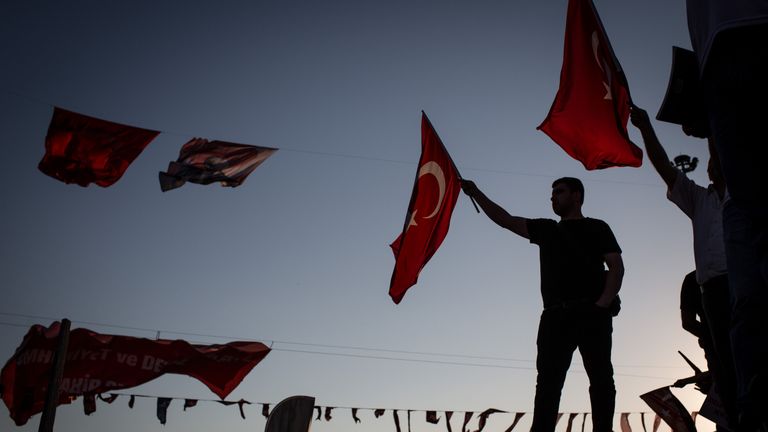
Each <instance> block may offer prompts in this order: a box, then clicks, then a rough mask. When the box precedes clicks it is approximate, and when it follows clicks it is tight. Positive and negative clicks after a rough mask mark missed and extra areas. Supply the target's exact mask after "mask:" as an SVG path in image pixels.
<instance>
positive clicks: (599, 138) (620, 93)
mask: <svg viewBox="0 0 768 432" xmlns="http://www.w3.org/2000/svg"><path fill="white" fill-rule="evenodd" d="M630 102H631V98H630V94H629V86H628V84H627V79H626V77H625V76H624V71H623V70H622V69H621V65H619V61H618V60H617V59H616V56H615V55H614V53H613V48H611V44H610V42H609V40H608V36H607V35H606V33H605V29H604V28H603V25H602V23H601V21H600V17H599V16H598V15H597V10H595V6H594V4H593V3H592V0H569V2H568V14H567V19H566V24H565V48H564V52H563V66H562V69H561V71H560V88H559V89H558V91H557V96H555V101H554V102H553V103H552V107H551V108H550V110H549V114H548V115H547V118H545V119H544V121H543V122H542V123H541V125H539V127H538V129H540V130H541V131H542V132H544V133H545V134H547V135H549V137H550V138H552V140H553V141H555V142H556V143H557V144H558V145H559V146H560V147H562V148H563V150H565V151H566V152H567V153H568V154H569V155H570V156H571V157H573V158H574V159H576V160H578V161H580V162H581V163H582V164H584V167H586V168H587V169H588V170H594V169H601V168H608V167H613V166H633V167H638V166H640V165H641V164H642V160H643V152H642V150H640V148H639V147H637V146H636V145H635V144H633V143H632V142H631V141H630V140H629V135H628V134H627V121H628V120H629V104H630Z"/></svg>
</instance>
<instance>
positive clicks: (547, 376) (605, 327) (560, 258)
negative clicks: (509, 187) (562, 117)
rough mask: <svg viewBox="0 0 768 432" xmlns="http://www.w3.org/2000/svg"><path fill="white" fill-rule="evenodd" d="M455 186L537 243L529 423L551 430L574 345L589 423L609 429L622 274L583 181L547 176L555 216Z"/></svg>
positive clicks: (536, 430) (469, 185)
mask: <svg viewBox="0 0 768 432" xmlns="http://www.w3.org/2000/svg"><path fill="white" fill-rule="evenodd" d="M461 187H462V189H463V190H464V193H466V194H467V195H469V196H470V197H472V198H474V199H475V200H476V201H477V203H478V204H480V207H481V208H482V209H483V211H484V212H485V214H486V215H488V217H489V218H490V219H491V220H492V221H494V222H496V224H497V225H499V226H501V227H503V228H507V229H508V230H510V231H512V232H514V233H515V234H517V235H519V236H521V237H524V238H527V239H529V240H530V242H531V243H533V244H536V245H538V246H539V260H540V267H541V296H542V298H543V300H544V311H543V312H542V314H541V319H540V320H539V333H538V337H537V339H536V345H537V348H538V355H537V357H536V370H537V372H538V375H537V377H536V397H535V400H534V411H533V425H532V426H531V431H532V432H552V431H554V430H555V424H556V422H557V412H558V408H559V405H560V393H561V391H562V388H563V384H564V382H565V376H566V373H567V372H568V368H569V367H570V365H571V357H572V356H573V352H574V351H575V350H576V348H578V349H579V352H580V353H581V358H582V360H583V362H584V369H585V370H586V372H587V376H588V377H589V398H590V402H591V404H592V424H593V425H592V430H593V431H594V432H610V431H611V430H612V429H613V411H614V406H615V399H616V387H615V386H614V383H613V365H612V364H611V334H612V333H613V325H612V317H613V316H615V315H616V314H618V309H619V300H618V297H617V294H618V292H619V289H620V288H621V281H622V279H623V277H624V264H623V261H622V259H621V248H620V247H619V245H618V243H617V242H616V238H615V237H614V235H613V232H612V231H611V228H610V227H609V226H608V224H606V223H605V222H603V221H601V220H598V219H592V218H586V217H584V215H583V214H582V213H581V206H582V204H583V203H584V185H583V184H582V183H581V181H580V180H579V179H576V178H573V177H563V178H560V179H557V180H555V182H554V183H552V210H553V211H554V212H555V214H556V215H557V216H559V217H560V221H559V222H557V221H554V220H552V219H526V218H523V217H518V216H512V215H510V214H509V213H508V212H507V211H506V210H504V209H503V208H502V207H501V206H499V205H498V204H496V203H495V202H493V201H491V200H490V199H489V198H488V197H487V196H485V194H484V193H483V192H481V191H480V190H479V189H478V188H477V186H476V185H475V183H474V182H472V181H468V180H462V184H461ZM606 265H607V268H608V270H607V271H606V270H605V268H606Z"/></svg>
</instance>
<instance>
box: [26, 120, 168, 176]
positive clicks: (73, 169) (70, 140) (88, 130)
mask: <svg viewBox="0 0 768 432" xmlns="http://www.w3.org/2000/svg"><path fill="white" fill-rule="evenodd" d="M159 133H160V132H157V131H153V130H147V129H140V128H137V127H133V126H127V125H123V124H120V123H114V122H110V121H106V120H101V119H97V118H93V117H88V116H85V115H82V114H78V113H76V112H72V111H67V110H64V109H61V108H55V109H54V111H53V118H52V119H51V124H50V126H48V135H46V137H45V156H43V160H41V161H40V164H39V165H38V168H39V169H40V171H42V172H43V173H45V174H47V175H49V176H51V177H53V178H55V179H58V180H61V181H63V182H64V183H77V184H79V185H80V186H88V184H90V183H96V184H97V185H99V186H101V187H107V186H111V185H112V184H113V183H115V182H116V181H118V180H120V177H122V176H123V173H124V172H125V170H126V169H128V165H130V164H131V162H133V160H134V159H136V157H138V156H139V154H140V153H141V152H142V151H143V150H144V148H145V147H146V146H147V145H148V144H149V143H150V142H151V141H152V140H153V139H155V137H156V136H157V135H158V134H159Z"/></svg>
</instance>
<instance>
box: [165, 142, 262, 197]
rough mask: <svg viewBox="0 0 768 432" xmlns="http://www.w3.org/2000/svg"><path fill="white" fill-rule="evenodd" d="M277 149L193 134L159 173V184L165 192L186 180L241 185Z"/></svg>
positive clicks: (200, 182) (230, 185)
mask: <svg viewBox="0 0 768 432" xmlns="http://www.w3.org/2000/svg"><path fill="white" fill-rule="evenodd" d="M276 151H277V149H274V148H269V147H258V146H254V145H247V144H236V143H230V142H224V141H208V140H207V139H203V138H192V139H191V140H189V141H188V142H187V143H186V144H184V146H183V147H181V151H180V152H179V158H178V159H177V160H176V162H171V163H170V164H168V171H167V172H161V173H160V188H161V189H162V191H163V192H165V191H168V190H171V189H175V188H177V187H180V186H182V185H183V184H184V183H185V182H192V183H198V184H204V185H206V184H211V183H214V182H220V183H221V185H222V186H229V187H236V186H240V184H242V183H243V182H244V181H245V179H246V177H248V175H249V174H250V173H251V172H253V170H255V169H256V167H258V166H259V165H261V163H262V162H264V161H265V160H267V158H268V157H270V156H272V154H273V153H274V152H276Z"/></svg>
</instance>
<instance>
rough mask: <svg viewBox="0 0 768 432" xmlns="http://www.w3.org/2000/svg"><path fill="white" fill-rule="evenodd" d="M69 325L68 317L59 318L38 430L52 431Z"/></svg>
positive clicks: (62, 373) (41, 431)
mask: <svg viewBox="0 0 768 432" xmlns="http://www.w3.org/2000/svg"><path fill="white" fill-rule="evenodd" d="M71 325H72V323H71V322H70V321H69V320H68V319H66V318H64V319H63V320H61V327H60V328H59V341H58V342H59V343H58V345H57V347H56V354H55V356H54V357H53V367H52V368H51V379H50V381H49V382H48V392H47V394H46V395H45V406H43V414H42V416H41V417H40V427H39V428H38V429H37V430H38V432H53V422H54V420H56V405H58V403H59V386H60V385H61V377H62V376H63V375H64V362H65V361H66V357H67V347H68V346H69V328H70V326H71Z"/></svg>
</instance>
